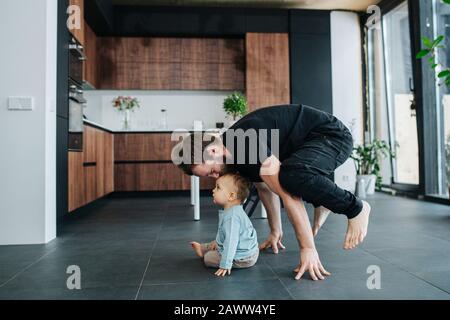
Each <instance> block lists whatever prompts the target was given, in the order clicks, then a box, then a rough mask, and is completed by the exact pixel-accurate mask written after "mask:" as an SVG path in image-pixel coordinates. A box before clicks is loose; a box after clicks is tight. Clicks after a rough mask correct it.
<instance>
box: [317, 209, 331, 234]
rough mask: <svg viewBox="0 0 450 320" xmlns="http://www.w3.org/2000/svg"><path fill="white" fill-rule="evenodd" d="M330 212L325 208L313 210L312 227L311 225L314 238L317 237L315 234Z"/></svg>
mask: <svg viewBox="0 0 450 320" xmlns="http://www.w3.org/2000/svg"><path fill="white" fill-rule="evenodd" d="M330 212H331V211H330V210H328V209H327V208H325V207H317V208H314V225H313V235H314V237H315V236H316V235H317V233H318V232H319V229H320V228H321V227H322V225H323V224H324V223H325V221H326V220H327V218H328V215H329V214H330Z"/></svg>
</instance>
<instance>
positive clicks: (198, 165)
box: [178, 132, 226, 178]
mask: <svg viewBox="0 0 450 320" xmlns="http://www.w3.org/2000/svg"><path fill="white" fill-rule="evenodd" d="M185 150H190V154H186V155H184V154H183V151H185ZM224 154H225V148H224V146H223V144H222V141H221V140H220V138H219V137H217V136H215V135H211V134H208V133H201V132H196V133H191V134H189V135H188V136H186V137H185V138H184V139H183V142H182V149H181V151H180V156H181V157H182V158H183V163H181V164H179V165H178V167H179V168H180V169H181V170H183V172H184V173H186V174H188V175H190V176H191V175H196V176H198V177H212V178H218V177H219V176H220V175H222V174H224V173H225V172H226V165H225V159H224ZM186 160H187V161H186Z"/></svg>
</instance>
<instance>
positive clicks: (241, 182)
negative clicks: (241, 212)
mask: <svg viewBox="0 0 450 320" xmlns="http://www.w3.org/2000/svg"><path fill="white" fill-rule="evenodd" d="M221 177H231V178H232V179H233V182H234V184H235V185H236V189H237V198H238V199H239V201H240V202H241V203H243V202H244V201H245V199H247V198H248V196H249V194H250V188H251V187H252V183H251V182H250V180H248V179H247V178H245V177H243V176H241V175H240V174H238V173H235V172H230V173H225V174H224V175H222V176H221Z"/></svg>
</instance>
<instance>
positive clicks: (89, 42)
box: [83, 22, 98, 88]
mask: <svg viewBox="0 0 450 320" xmlns="http://www.w3.org/2000/svg"><path fill="white" fill-rule="evenodd" d="M84 38H85V40H84V41H85V48H84V49H85V55H86V60H85V61H84V72H83V80H84V82H85V83H87V84H88V85H89V86H90V87H92V88H97V87H98V80H97V79H98V72H97V66H98V60H97V35H96V34H95V32H94V31H93V30H92V29H91V27H90V26H89V25H88V24H87V23H86V22H84Z"/></svg>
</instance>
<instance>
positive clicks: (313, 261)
mask: <svg viewBox="0 0 450 320" xmlns="http://www.w3.org/2000/svg"><path fill="white" fill-rule="evenodd" d="M306 271H308V272H309V275H310V276H311V278H312V279H313V280H314V281H316V280H319V279H320V280H324V279H325V277H324V276H330V275H331V273H329V272H328V271H327V270H325V268H324V267H323V266H322V263H321V262H320V259H319V254H318V253H317V250H316V249H309V248H302V249H300V264H299V265H298V267H297V268H295V270H294V272H295V273H297V274H296V276H295V280H300V278H301V277H302V276H303V274H304V273H305V272H306Z"/></svg>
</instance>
